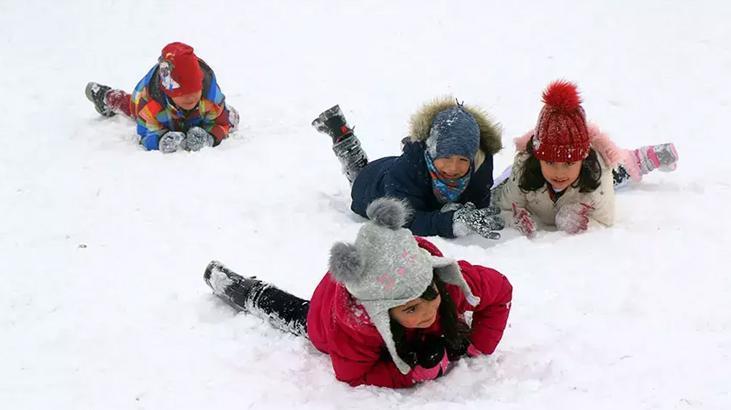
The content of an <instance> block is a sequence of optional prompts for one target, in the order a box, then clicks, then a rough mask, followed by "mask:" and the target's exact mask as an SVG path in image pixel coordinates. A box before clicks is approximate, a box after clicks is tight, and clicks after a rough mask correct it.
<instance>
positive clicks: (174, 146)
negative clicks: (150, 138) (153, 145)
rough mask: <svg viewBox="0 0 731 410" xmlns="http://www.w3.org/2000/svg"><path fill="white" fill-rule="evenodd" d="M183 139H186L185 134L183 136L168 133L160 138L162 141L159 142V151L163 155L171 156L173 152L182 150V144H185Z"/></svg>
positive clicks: (176, 132)
mask: <svg viewBox="0 0 731 410" xmlns="http://www.w3.org/2000/svg"><path fill="white" fill-rule="evenodd" d="M183 139H185V134H183V133H182V132H180V131H168V132H166V133H165V134H164V135H163V136H162V137H160V141H159V142H158V149H159V150H160V152H162V153H163V154H169V153H171V152H175V151H178V150H179V149H181V148H182V147H181V144H182V142H183Z"/></svg>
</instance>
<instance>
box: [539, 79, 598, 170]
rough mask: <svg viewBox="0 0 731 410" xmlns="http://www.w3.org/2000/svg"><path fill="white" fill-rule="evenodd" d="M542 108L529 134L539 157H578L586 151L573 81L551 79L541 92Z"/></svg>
mask: <svg viewBox="0 0 731 410" xmlns="http://www.w3.org/2000/svg"><path fill="white" fill-rule="evenodd" d="M543 103H544V106H543V109H542V110H541V113H540V115H539V116H538V124H536V130H535V134H534V135H533V153H534V155H535V156H536V158H538V159H539V160H543V161H553V162H573V161H580V160H582V159H584V158H586V156H587V155H589V131H588V130H587V128H586V115H585V114H584V109H583V108H582V107H581V99H580V98H579V94H578V91H577V90H576V85H574V84H572V83H569V82H567V81H554V82H553V83H551V84H549V85H548V88H546V91H544V92H543Z"/></svg>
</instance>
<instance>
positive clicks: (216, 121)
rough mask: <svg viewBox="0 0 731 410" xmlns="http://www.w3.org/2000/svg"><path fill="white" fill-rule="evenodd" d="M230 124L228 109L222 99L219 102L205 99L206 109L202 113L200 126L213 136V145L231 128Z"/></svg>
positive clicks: (219, 141) (224, 136) (223, 137)
mask: <svg viewBox="0 0 731 410" xmlns="http://www.w3.org/2000/svg"><path fill="white" fill-rule="evenodd" d="M231 127H232V124H231V122H230V121H229V110H228V109H227V108H226V104H225V102H224V101H223V100H221V101H220V102H219V103H215V102H213V101H208V100H206V111H205V112H204V113H203V117H202V121H201V128H203V129H204V130H206V131H207V132H208V133H209V134H211V135H212V136H213V139H214V140H215V141H214V143H213V145H214V146H215V145H218V144H220V143H221V141H223V140H224V139H225V138H226V137H228V133H229V131H230V130H231Z"/></svg>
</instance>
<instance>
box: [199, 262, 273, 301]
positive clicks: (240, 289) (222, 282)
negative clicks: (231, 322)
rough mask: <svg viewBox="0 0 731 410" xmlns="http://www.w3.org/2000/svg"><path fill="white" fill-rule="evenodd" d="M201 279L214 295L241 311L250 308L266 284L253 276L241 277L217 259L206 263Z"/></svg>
mask: <svg viewBox="0 0 731 410" xmlns="http://www.w3.org/2000/svg"><path fill="white" fill-rule="evenodd" d="M203 279H204V280H205V281H206V283H207V284H208V286H210V287H211V289H213V294H214V295H216V296H218V297H220V298H221V299H223V300H225V301H226V302H228V303H229V304H230V305H232V306H233V307H235V308H237V309H239V310H243V311H248V310H249V309H251V306H252V304H253V303H254V300H255V299H256V297H257V296H258V295H259V293H261V291H262V289H264V287H265V286H266V285H265V284H264V283H263V282H261V281H260V280H258V279H256V277H255V276H252V277H248V278H247V277H243V276H241V275H239V274H237V273H236V272H234V271H232V270H230V269H228V268H227V267H225V266H224V265H223V264H222V263H221V262H218V261H211V263H209V264H208V266H207V267H206V271H205V273H204V274H203Z"/></svg>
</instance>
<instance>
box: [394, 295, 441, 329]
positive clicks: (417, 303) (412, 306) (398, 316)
mask: <svg viewBox="0 0 731 410" xmlns="http://www.w3.org/2000/svg"><path fill="white" fill-rule="evenodd" d="M432 286H433V285H432ZM441 302H442V297H441V296H440V295H437V297H436V298H434V300H426V299H422V298H417V299H414V300H412V301H410V302H407V303H405V304H403V305H399V306H396V307H394V308H391V309H389V313H390V314H391V318H392V319H394V320H395V321H397V322H398V323H399V324H400V325H401V326H403V327H405V328H408V329H417V328H418V329H425V328H427V327H429V326H431V325H433V324H434V321H435V320H436V319H437V309H439V304H440V303H441Z"/></svg>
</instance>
